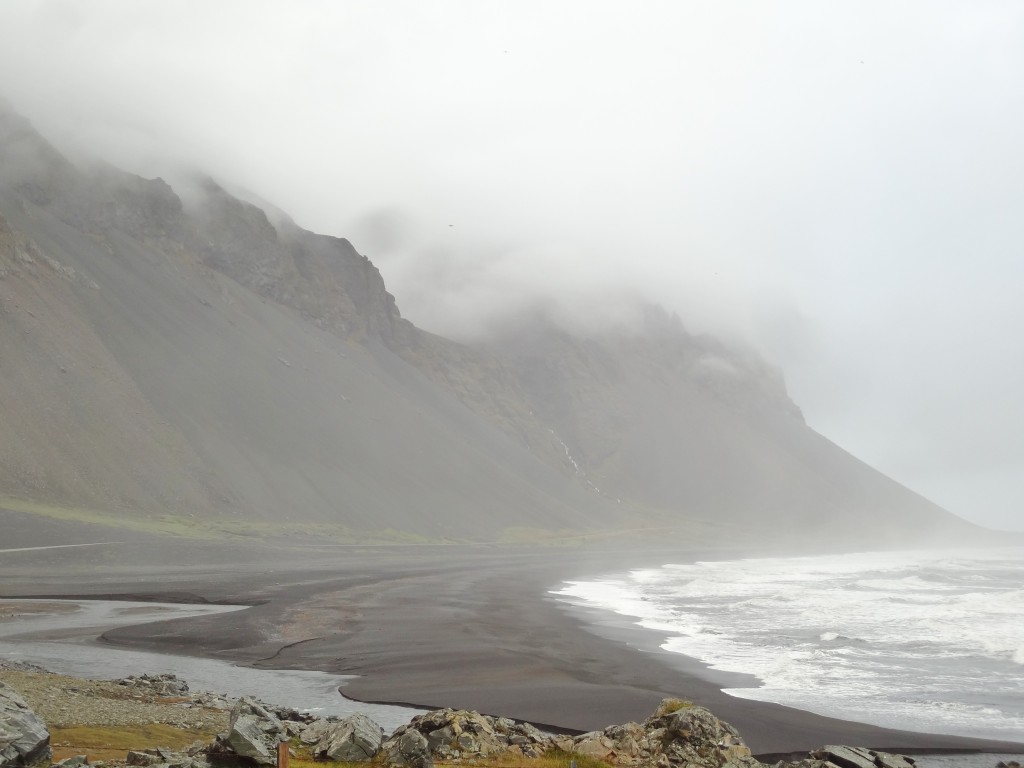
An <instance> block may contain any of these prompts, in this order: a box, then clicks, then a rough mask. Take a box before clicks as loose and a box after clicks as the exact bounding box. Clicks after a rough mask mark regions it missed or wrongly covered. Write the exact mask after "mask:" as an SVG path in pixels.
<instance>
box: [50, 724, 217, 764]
mask: <svg viewBox="0 0 1024 768" xmlns="http://www.w3.org/2000/svg"><path fill="white" fill-rule="evenodd" d="M215 735H216V734H215V733H214V732H213V731H207V730H202V729H197V728H177V727H175V726H173V725H164V724H163V723H146V724H144V725H120V726H116V727H106V726H98V725H96V726H94V725H73V726H70V727H67V728H62V727H60V726H54V727H52V728H50V746H51V747H52V749H53V761H54V762H57V761H58V760H63V759H64V758H67V757H73V756H74V755H88V756H89V761H90V762H93V761H95V760H102V761H104V762H110V761H113V760H117V761H122V762H123V761H124V759H125V756H126V755H127V753H128V751H129V750H132V749H135V750H139V749H152V748H154V747H167V748H168V749H173V750H182V749H185V748H186V747H188V746H191V745H192V744H193V743H194V742H196V741H202V742H208V741H212V740H213V737H214V736H215Z"/></svg>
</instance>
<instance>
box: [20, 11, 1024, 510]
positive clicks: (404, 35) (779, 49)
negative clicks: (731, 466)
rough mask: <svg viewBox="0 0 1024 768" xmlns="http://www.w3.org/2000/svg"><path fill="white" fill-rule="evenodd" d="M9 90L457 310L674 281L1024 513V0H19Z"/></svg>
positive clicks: (909, 446)
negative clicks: (283, 217) (346, 248)
mask: <svg viewBox="0 0 1024 768" xmlns="http://www.w3.org/2000/svg"><path fill="white" fill-rule="evenodd" d="M0 94H4V95H6V97H7V98H8V100H10V101H11V102H12V104H13V105H14V106H15V107H16V108H17V109H19V110H20V111H21V112H22V113H23V114H25V115H26V116H28V117H29V118H30V119H32V120H33V122H34V123H35V124H36V126H37V127H38V128H40V130H42V131H43V132H44V133H45V134H46V135H47V136H48V137H49V138H51V139H52V140H54V141H55V142H56V143H57V144H58V145H59V146H61V147H62V148H63V149H65V150H66V151H73V152H77V153H95V154H99V155H100V156H102V157H104V158H107V159H109V160H111V161H113V162H115V163H117V164H118V165H120V166H122V167H124V168H126V169H128V170H132V171H135V172H138V173H142V174H144V175H165V176H166V175H173V174H174V173H177V172H179V171H180V170H181V169H183V168H202V169H205V170H207V171H208V172H209V173H211V174H212V175H214V176H215V177H217V178H218V179H221V180H223V181H225V182H228V183H231V184H236V185H238V186H240V187H242V188H245V189H247V190H250V191H251V192H252V193H255V194H256V195H259V196H261V197H263V198H265V199H267V200H269V201H271V202H273V203H274V204H276V205H278V206H279V207H281V208H283V209H284V210H285V211H287V212H289V213H290V214H291V215H292V216H294V217H295V219H296V220H297V221H298V222H299V223H300V224H302V225H303V226H306V227H308V228H311V229H314V230H316V231H319V232H324V233H329V234H336V235H342V236H346V237H348V238H349V239H350V240H352V241H353V243H354V244H355V246H356V247H357V248H358V249H359V250H360V251H361V252H363V253H365V254H367V255H368V256H370V257H371V258H372V259H373V260H374V262H375V263H376V264H377V265H378V266H379V267H380V268H381V271H382V272H383V274H384V277H385V280H386V282H387V284H388V286H389V289H390V290H391V291H392V292H393V293H394V294H395V295H396V296H397V299H398V304H399V307H400V308H401V309H402V310H403V313H404V314H405V315H406V316H407V317H409V318H410V319H412V320H413V321H414V322H416V323H417V324H419V325H421V326H423V327H425V328H427V329H430V330H434V331H437V332H441V333H444V334H447V335H451V336H456V337H460V338H467V337H469V336H470V335H472V334H473V333H475V332H476V330H477V329H480V328H488V327H493V326H494V325H496V324H500V323H501V322H502V320H503V318H506V317H508V315H509V313H511V312H515V311H517V310H519V309H521V308H523V307H527V306H532V305H534V304H536V303H544V304H546V305H554V306H556V307H558V308H559V309H558V310H557V311H560V312H562V313H563V314H564V316H566V317H567V318H569V319H576V320H578V319H579V317H581V316H585V315H590V316H593V317H597V318H608V317H615V316H616V313H617V311H618V308H619V306H620V305H619V304H618V303H617V297H618V296H621V295H627V296H643V297H649V298H651V299H653V300H656V301H659V302H661V303H663V304H664V305H666V306H667V307H669V308H670V309H672V310H675V311H677V312H678V313H679V314H680V316H681V317H682V318H683V321H684V322H685V323H686V325H687V326H688V327H689V328H690V329H691V330H694V331H710V332H714V333H717V334H722V335H726V336H729V337H732V338H741V339H745V340H747V341H748V342H749V343H750V344H753V345H754V346H756V347H757V348H758V349H760V350H761V352H762V353H763V354H764V355H766V356H767V357H768V358H769V359H771V360H772V361H774V362H775V363H777V364H778V365H779V366H780V367H781V368H782V369H783V370H784V372H785V374H786V378H787V381H788V384H789V388H790V392H791V394H792V395H793V398H794V399H795V400H796V402H797V403H798V404H799V405H800V406H801V407H802V408H803V410H804V413H805V415H806V417H807V420H808V422H809V423H810V424H811V426H812V427H814V428H815V429H817V430H818V431H820V432H822V433H823V434H825V435H826V436H828V437H830V438H831V439H833V440H834V441H835V442H837V443H839V444H840V445H842V446H843V447H845V448H847V449H848V450H850V451H851V452H852V453H854V454H856V455H857V456H859V457H861V458H863V459H864V460H866V461H868V462H869V463H871V464H873V465H874V466H876V467H878V468H879V469H881V470H883V471H885V472H886V473H888V474H890V475H891V476H893V477H894V478H896V479H897V480H900V481H901V482H903V483H905V484H907V485H909V486H910V487H912V488H914V489H915V490H917V491H919V492H921V493H923V494H925V495H926V496H928V497H929V498H931V499H932V500H934V501H936V502H938V503H939V504H942V505H943V506H945V507H947V508H948V509H950V510H951V511H954V512H956V513H957V514H960V515H962V516H964V517H966V518H969V519H972V520H975V521H978V522H981V523H984V524H988V525H993V526H997V527H1004V528H1016V529H1024V439H1022V437H1021V436H1022V433H1024V402H1022V399H1024V394H1022V393H1024V3H1020V2H1019V1H1018V0H1010V1H1008V2H985V1H984V0H972V1H971V2H969V3H968V2H963V1H962V0H956V1H955V2H941V1H939V0H920V1H912V0H901V2H898V3H893V2H891V0H882V1H880V2H870V1H865V0H859V1H858V2H852V1H850V2H829V3H823V2H820V0H807V1H806V2H763V0H756V1H755V0H752V1H751V2H728V1H727V0H708V1H707V2H686V1H685V0H671V1H669V2H651V1H647V2H642V3H627V2H600V1H597V0H578V1H577V2H557V1H556V2H552V1H550V0H547V1H544V2H541V1H539V0H538V1H536V2H530V1H528V0H519V1H518V2H500V3H499V2H485V1H483V0H464V1H463V2H439V1H437V0H431V1H430V2H422V1H421V0H408V2H392V1H390V0H367V1H365V2H356V1H354V0H345V1H344V2H333V1H329V0H324V1H323V2H311V1H310V2H297V1H296V0H289V2H284V0H282V1H281V2H276V3H269V2H254V1H253V0H219V1H218V2H215V3H211V2H207V1H206V0H175V2H167V1H166V0H117V1H115V0H89V1H88V2H86V1H85V0H81V1H75V0H36V1H29V0H3V1H2V2H0Z"/></svg>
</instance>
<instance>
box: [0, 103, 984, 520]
mask: <svg viewBox="0 0 1024 768" xmlns="http://www.w3.org/2000/svg"><path fill="white" fill-rule="evenodd" d="M0 169H2V175H0V298H2V303H0V316H2V317H3V326H2V334H0V345H2V346H0V359H3V360H5V361H10V364H9V365H4V366H3V368H2V369H0V370H2V372H3V382H2V385H3V389H2V391H3V394H0V420H2V422H3V424H2V426H3V431H4V434H7V435H11V436H14V438H13V439H8V440H5V441H3V445H2V446H0V469H2V470H3V480H2V481H0V483H2V485H0V493H5V494H8V495H10V496H22V497H30V498H37V497H38V498H42V499H46V500H49V501H52V502H55V503H62V504H70V505H76V504H79V505H88V506H93V507H97V508H102V509H108V508H114V509H119V510H123V511H124V512H125V513H126V514H133V513H134V512H135V511H137V510H139V509H143V510H149V513H150V514H161V513H169V514H176V515H196V516H200V517H202V516H209V515H213V516H215V517H216V516H229V517H237V518H239V519H240V520H242V521H244V520H246V519H253V520H270V519H279V520H280V521H281V522H282V524H288V523H293V524H298V523H300V522H317V523H332V524H337V525H339V526H340V527H342V528H344V529H346V530H350V531H354V532H358V531H363V532H366V531H379V530H385V529H393V530H397V531H403V532H408V533H410V534H415V535H418V536H429V537H439V538H441V539H445V538H450V539H455V540H463V539H488V538H494V537H496V536H497V537H500V536H501V535H502V532H503V531H509V530H514V529H525V530H537V531H552V530H560V531H574V530H576V531H584V532H585V531H593V530H615V529H630V528H635V527H643V526H647V525H652V524H653V525H654V526H670V527H671V526H684V527H685V526H687V525H689V526H690V527H691V528H695V527H699V525H703V524H709V525H721V526H724V528H723V530H728V531H730V534H729V535H733V534H736V533H737V531H739V530H741V529H742V528H750V527H755V528H758V529H763V530H769V531H770V530H778V529H781V528H784V527H787V526H798V528H801V529H806V530H808V531H818V530H820V531H832V532H836V533H842V535H847V536H855V535H862V534H863V528H864V523H865V521H867V522H869V523H871V524H872V525H874V526H876V527H877V531H876V533H877V534H878V535H879V536H880V537H883V538H889V537H894V538H896V539H898V538H899V537H900V536H909V535H910V534H911V533H913V532H915V531H917V532H918V533H920V532H921V528H922V526H923V527H924V528H925V529H928V528H934V529H935V531H936V532H939V531H940V530H941V529H945V528H948V529H949V530H951V531H959V532H961V533H963V532H974V531H976V530H977V529H976V528H975V527H973V526H971V525H970V524H968V523H966V522H963V521H960V520H959V519H957V518H955V517H954V516H952V515H950V514H949V513H948V512H946V511H944V510H941V509H940V508H938V507H936V506H935V505H933V504H931V503H930V502H927V501H926V500H924V499H922V498H921V497H919V496H917V495H916V494H913V493H912V492H911V491H909V490H907V489H905V488H903V487H902V486H900V485H899V484H897V483H895V482H893V481H891V480H889V479H888V478H884V477H883V476H882V475H880V474H879V473H877V472H875V471H874V470H872V469H870V468H869V467H867V466H866V465H864V464H863V463H861V462H859V461H858V460H856V459H854V458H853V457H851V456H849V454H847V453H846V452H844V451H842V450H841V449H839V448H838V447H836V446H834V445H833V444H832V443H830V442H829V441H827V440H825V438H822V437H821V436H820V435H817V433H814V432H813V431H812V430H810V429H809V428H808V427H807V425H806V424H805V422H804V420H803V417H802V414H801V413H800V410H799V408H798V407H797V406H796V404H794V403H793V402H792V400H791V399H790V398H789V396H788V394H787V393H786V390H785V384H784V381H783V379H782V377H781V374H780V373H779V372H778V371H777V370H775V369H774V368H772V367H771V366H770V365H768V364H766V363H764V361H762V360H760V359H759V358H757V357H756V356H755V355H753V354H751V353H748V352H743V351H739V350H735V349H732V348H729V347H727V346H726V345H724V344H722V343H721V342H718V341H717V340H715V339H713V338H711V337H697V336H693V335H691V334H689V333H688V332H687V331H686V330H685V328H684V327H683V325H682V323H681V322H680V321H679V319H678V317H672V316H669V315H668V314H667V313H666V312H665V311H664V310H661V309H659V308H655V307H649V308H647V309H645V313H646V319H645V324H644V328H643V329H642V331H641V332H635V331H628V330H623V331H621V332H616V333H610V334H604V335H603V336H600V337H598V336H595V337H592V338H583V337H580V336H575V335H572V334H569V333H567V332H566V331H563V330H561V329H559V328H557V327H555V326H554V325H552V324H551V323H550V322H549V321H547V320H546V319H545V318H543V317H535V318H528V319H524V321H523V322H521V323H520V324H518V325H517V326H514V327H509V328H506V329H504V330H503V333H502V334H501V335H499V336H498V337H496V338H493V339H489V340H488V341H486V342H484V343H481V344H478V345H473V346H469V345H464V344H459V343H457V342H454V341H451V340H448V339H445V338H443V337H440V336H437V335H434V334H430V333H428V332H425V331H423V330H421V329H418V328H416V327H415V326H414V325H413V324H412V323H410V322H409V321H408V320H406V319H405V318H403V317H402V316H401V313H400V312H399V310H398V306H397V303H396V301H395V298H394V297H393V296H392V295H391V294H390V293H388V291H387V289H386V286H385V284H384V280H383V278H382V277H381V274H380V272H379V270H378V269H377V268H376V267H375V266H374V265H373V263H372V262H371V261H370V260H369V259H368V258H367V257H365V256H363V255H361V254H359V253H358V251H357V250H356V249H355V248H354V247H353V245H352V244H351V243H350V242H349V241H348V240H346V239H344V238H337V237H331V236H326V235H317V234H314V233H311V232H308V231H306V230H303V229H301V228H300V227H298V226H297V225H295V224H294V222H292V221H291V220H290V219H288V218H287V217H282V216H280V215H275V214H273V213H272V215H271V216H268V215H267V213H266V212H265V211H264V210H262V209H261V208H260V207H258V206H256V205H254V204H252V203H248V202H245V201H243V200H241V199H239V198H237V197H234V196H232V195H231V194H229V193H228V192H226V191H225V190H224V189H223V188H222V187H221V186H220V185H218V184H216V183H215V182H213V181H211V180H208V179H203V180H201V181H200V182H199V183H198V184H197V185H196V189H194V190H191V191H190V194H189V195H188V196H185V197H182V196H180V195H179V194H178V193H176V192H175V190H174V189H172V188H171V186H170V185H168V184H167V183H166V182H163V181H162V180H159V179H156V180H146V179H141V178H139V177H136V176H132V175H130V174H126V173H123V172H120V171H117V170H116V169H112V168H109V167H100V168H99V169H92V170H83V169H80V168H78V167H76V166H75V165H73V164H72V163H70V161H68V160H66V159H65V158H64V157H63V156H61V155H60V153H59V152H57V150H55V149H54V148H53V147H52V146H50V145H49V144H48V143H47V142H46V141H45V140H44V139H43V138H42V137H41V136H39V135H38V134H37V133H35V132H34V130H33V129H32V128H31V126H30V125H29V124H28V123H27V121H24V120H23V119H22V118H20V117H18V116H17V115H14V114H13V113H11V112H9V111H8V112H4V111H3V110H2V109H0ZM701 521H703V522H701Z"/></svg>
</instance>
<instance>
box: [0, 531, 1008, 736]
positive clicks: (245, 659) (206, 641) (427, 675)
mask: <svg viewBox="0 0 1024 768" xmlns="http://www.w3.org/2000/svg"><path fill="white" fill-rule="evenodd" d="M136 546H138V545H136ZM161 546H162V547H166V546H167V543H166V542H163V543H162V544H161ZM189 546H190V548H191V549H192V550H196V549H201V548H202V545H197V544H194V543H190V545H189ZM252 549H253V548H252V546H251V545H250V546H249V547H245V548H239V549H237V550H235V551H233V552H228V553H227V554H226V556H225V553H224V551H223V547H221V546H217V547H214V546H212V545H211V547H210V549H209V551H208V553H207V555H209V556H203V557H199V556H197V555H196V553H195V552H192V559H198V560H200V561H201V567H189V568H174V569H166V570H165V572H164V573H162V574H157V575H155V576H154V575H153V570H152V567H151V566H150V567H149V568H148V569H147V568H146V567H145V566H146V565H148V563H147V559H148V560H149V561H150V562H152V558H147V557H146V553H145V551H142V552H139V553H137V556H138V560H139V562H138V564H137V565H136V566H135V567H128V568H119V570H120V571H121V573H118V574H112V573H109V572H108V573H105V574H103V573H96V572H95V570H94V569H93V568H91V567H84V566H87V565H89V563H88V561H86V562H85V563H79V564H78V566H74V565H69V564H68V563H67V560H66V558H67V551H65V553H64V554H63V555H62V556H61V557H62V558H64V560H61V559H60V558H57V557H56V556H53V559H54V563H59V564H60V565H61V567H60V568H59V569H58V571H59V572H58V571H54V570H53V569H52V568H49V569H48V568H47V563H46V561H47V560H49V559H50V558H49V557H43V558H40V559H39V561H37V566H38V568H39V571H38V572H37V573H36V574H35V575H33V574H31V573H28V574H24V573H23V574H19V577H18V578H8V577H7V575H6V574H5V569H4V567H3V566H4V565H5V562H4V561H3V560H0V583H3V584H4V587H3V590H2V591H3V593H4V594H5V595H6V596H9V597H14V596H15V594H17V595H18V596H19V597H23V598H43V597H47V598H56V597H58V596H59V595H61V594H74V596H75V597H77V598H85V599H89V598H93V599H95V598H96V597H98V596H99V595H101V594H102V595H103V596H104V597H107V598H112V597H117V598H119V599H122V600H127V599H132V598H134V599H140V598H141V599H143V600H152V599H154V598H157V597H159V598H162V599H163V600H165V601H170V600H172V599H173V598H172V597H171V596H172V595H182V594H188V595H190V597H191V598H199V599H200V600H203V601H210V602H229V601H231V602H237V603H246V604H249V605H250V606H251V607H250V608H249V609H247V610H244V611H240V612H237V613H231V614H224V615H222V616H212V617H211V616H206V617H199V618H193V619H182V620H178V621H171V622H157V623H153V624H145V625H136V626H130V627H123V628H120V629H115V630H111V631H108V632H105V633H104V634H103V635H102V638H103V641H104V642H106V643H109V644H112V645H123V646H126V647H132V648H136V649H139V650H143V649H145V650H150V651H157V652H162V653H171V654H173V655H176V656H177V655H186V656H199V657H208V658H218V659H222V660H230V661H233V662H235V663H238V664H243V665H246V666H253V667H257V668H273V669H281V670H299V669H306V670H316V671H323V672H330V673H333V674H344V675H357V676H358V677H357V678H356V679H354V680H351V681H350V682H348V683H347V684H345V685H344V686H342V688H341V689H340V690H341V691H343V693H342V695H343V696H345V697H346V698H349V699H351V700H353V701H356V702H361V703H390V704H396V703H399V704H400V705H403V706H415V707H418V708H425V709H434V708H441V707H445V706H451V707H455V708H465V709H473V710H476V711H479V712H482V713H485V714H492V715H504V716H508V717H512V718H514V719H517V720H524V721H527V722H531V723H538V724H547V725H552V726H555V727H557V728H559V729H565V730H578V731H591V730H599V729H602V728H604V727H605V726H607V725H609V724H615V723H624V722H627V721H641V720H643V719H644V718H645V717H646V716H647V715H648V714H650V712H651V711H653V710H654V709H655V708H656V707H657V705H658V704H659V703H660V701H661V699H663V698H668V697H674V696H678V697H682V698H686V699H689V700H691V701H693V702H694V703H696V704H700V705H702V706H705V707H707V708H708V709H709V710H710V711H711V712H713V713H714V714H715V715H716V716H718V717H720V718H721V719H723V720H725V721H726V722H729V723H731V724H732V725H733V726H735V727H736V728H737V729H738V730H739V732H740V733H741V734H742V735H743V737H744V738H745V740H746V742H747V744H748V745H749V746H750V747H751V749H752V750H753V752H754V753H755V754H758V755H772V756H774V755H783V754H794V753H805V752H807V751H809V750H811V749H814V748H817V747H821V746H822V745H824V744H826V743H843V744H853V745H858V746H868V747H872V748H876V749H882V750H884V751H889V752H904V753H921V752H922V751H925V750H928V751H932V750H941V751H944V752H947V753H948V752H949V751H952V752H956V753H978V752H991V753H998V754H1020V753H1024V745H1022V744H1017V743H1013V742H1003V741H998V740H992V739H970V738H967V737H955V736H944V735H938V734H928V733H918V732H912V731H901V730H892V729H885V728H880V727H876V726H871V725H866V724H862V723H857V722H853V721H846V720H839V719H835V718H828V717H824V716H820V715H815V714H813V713H810V712H805V711H803V710H798V709H793V708H790V707H784V706H781V705H776V704H771V703H766V702H760V701H756V700H753V699H741V698H737V697H733V696H729V695H728V694H726V693H724V692H723V691H722V690H721V688H722V687H723V685H722V681H723V678H722V677H721V675H722V674H731V673H718V672H717V671H715V670H708V668H707V666H706V665H703V664H701V662H699V661H697V660H694V659H688V658H687V657H684V656H682V655H681V654H676V653H671V652H669V651H665V650H663V649H660V648H657V645H659V643H657V642H654V640H653V636H654V635H656V633H653V632H652V630H646V629H643V628H639V627H635V626H632V627H630V626H627V627H622V626H621V624H622V622H621V621H620V622H619V624H620V626H618V627H616V626H614V624H615V622H612V621H609V620H608V617H607V616H605V617H604V618H603V619H602V618H600V617H596V618H597V620H596V621H595V616H594V615H593V614H592V613H591V614H583V613H580V611H576V610H569V609H568V606H567V604H566V602H565V600H564V599H561V598H556V597H555V596H553V595H551V594H549V591H550V590H552V589H557V588H558V585H560V584H562V583H563V582H565V581H574V580H583V579H586V578H593V577H596V576H598V575H601V574H607V573H613V572H615V571H622V570H628V569H630V568H635V567H645V566H650V565H651V564H652V563H654V564H658V565H660V564H663V563H665V562H672V561H679V560H680V559H682V558H684V557H686V558H692V559H708V556H709V555H710V554H711V553H709V552H707V551H702V552H683V551H681V550H679V549H671V550H670V549H664V550H647V551H643V552H636V551H634V552H622V551H614V552H612V551H595V550H590V551H586V550H573V551H561V550H552V551H538V550H536V549H533V550H526V549H521V548H513V547H497V546H493V547H488V546H479V547H456V546H453V547H452V548H451V549H446V551H444V552H437V551H424V550H423V549H418V548H416V547H395V548H389V549H388V550H387V551H385V550H382V549H379V548H378V549H375V550H373V551H372V552H371V551H362V550H359V549H358V548H354V549H351V550H346V551H345V553H344V558H339V557H338V556H337V553H336V552H331V553H326V552H325V551H324V550H322V549H319V550H318V549H316V548H295V549H294V550H292V551H291V553H290V554H291V556H288V555H289V553H288V552H284V553H282V551H280V550H271V549H269V548H268V549H263V550H262V551H261V552H259V553H258V554H257V556H256V557H255V558H254V557H253V552H252V551H251V550H252ZM143 550H144V548H143ZM161 551H162V550H161ZM282 554H284V555H286V557H282ZM715 554H716V555H717V556H718V557H730V558H731V557H734V556H736V553H734V552H733V553H725V552H719V553H715ZM271 555H273V556H274V557H275V558H276V560H264V559H263V558H270V557H271ZM313 555H315V557H314V556H313ZM79 557H84V555H79ZM218 557H219V558H220V559H217V558H218ZM40 561H41V562H40ZM268 562H270V563H272V565H273V568H269V567H268ZM51 565H52V564H51ZM122 565H124V564H122ZM140 573H145V574H146V575H147V578H146V580H145V583H144V584H140V583H139V580H138V574H140ZM61 587H63V589H62V588H61ZM586 610H589V611H594V610H596V609H586ZM620 618H624V617H620ZM641 635H644V636H645V637H642V636H641ZM631 640H633V641H634V642H631ZM652 646H654V647H652Z"/></svg>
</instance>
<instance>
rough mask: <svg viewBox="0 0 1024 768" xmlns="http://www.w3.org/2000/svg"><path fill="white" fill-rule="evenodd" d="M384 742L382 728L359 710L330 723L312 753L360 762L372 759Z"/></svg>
mask: <svg viewBox="0 0 1024 768" xmlns="http://www.w3.org/2000/svg"><path fill="white" fill-rule="evenodd" d="M383 742H384V729H383V728H381V727H380V726H379V725H377V723H375V722H373V720H371V719H370V718H369V717H367V716H366V715H364V714H362V713H361V712H359V713H356V714H354V715H352V716H351V717H346V718H345V719H344V720H342V721H341V722H339V723H331V724H329V725H328V727H327V729H326V730H325V731H324V732H323V735H322V737H321V738H320V740H319V741H318V743H317V745H316V747H315V748H314V750H313V754H314V755H316V756H317V757H319V758H323V759H326V760H334V761H342V762H348V763H351V762H361V761H364V760H370V759H372V758H373V757H374V756H375V755H376V754H377V753H378V752H379V751H380V746H381V744H382V743H383Z"/></svg>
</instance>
